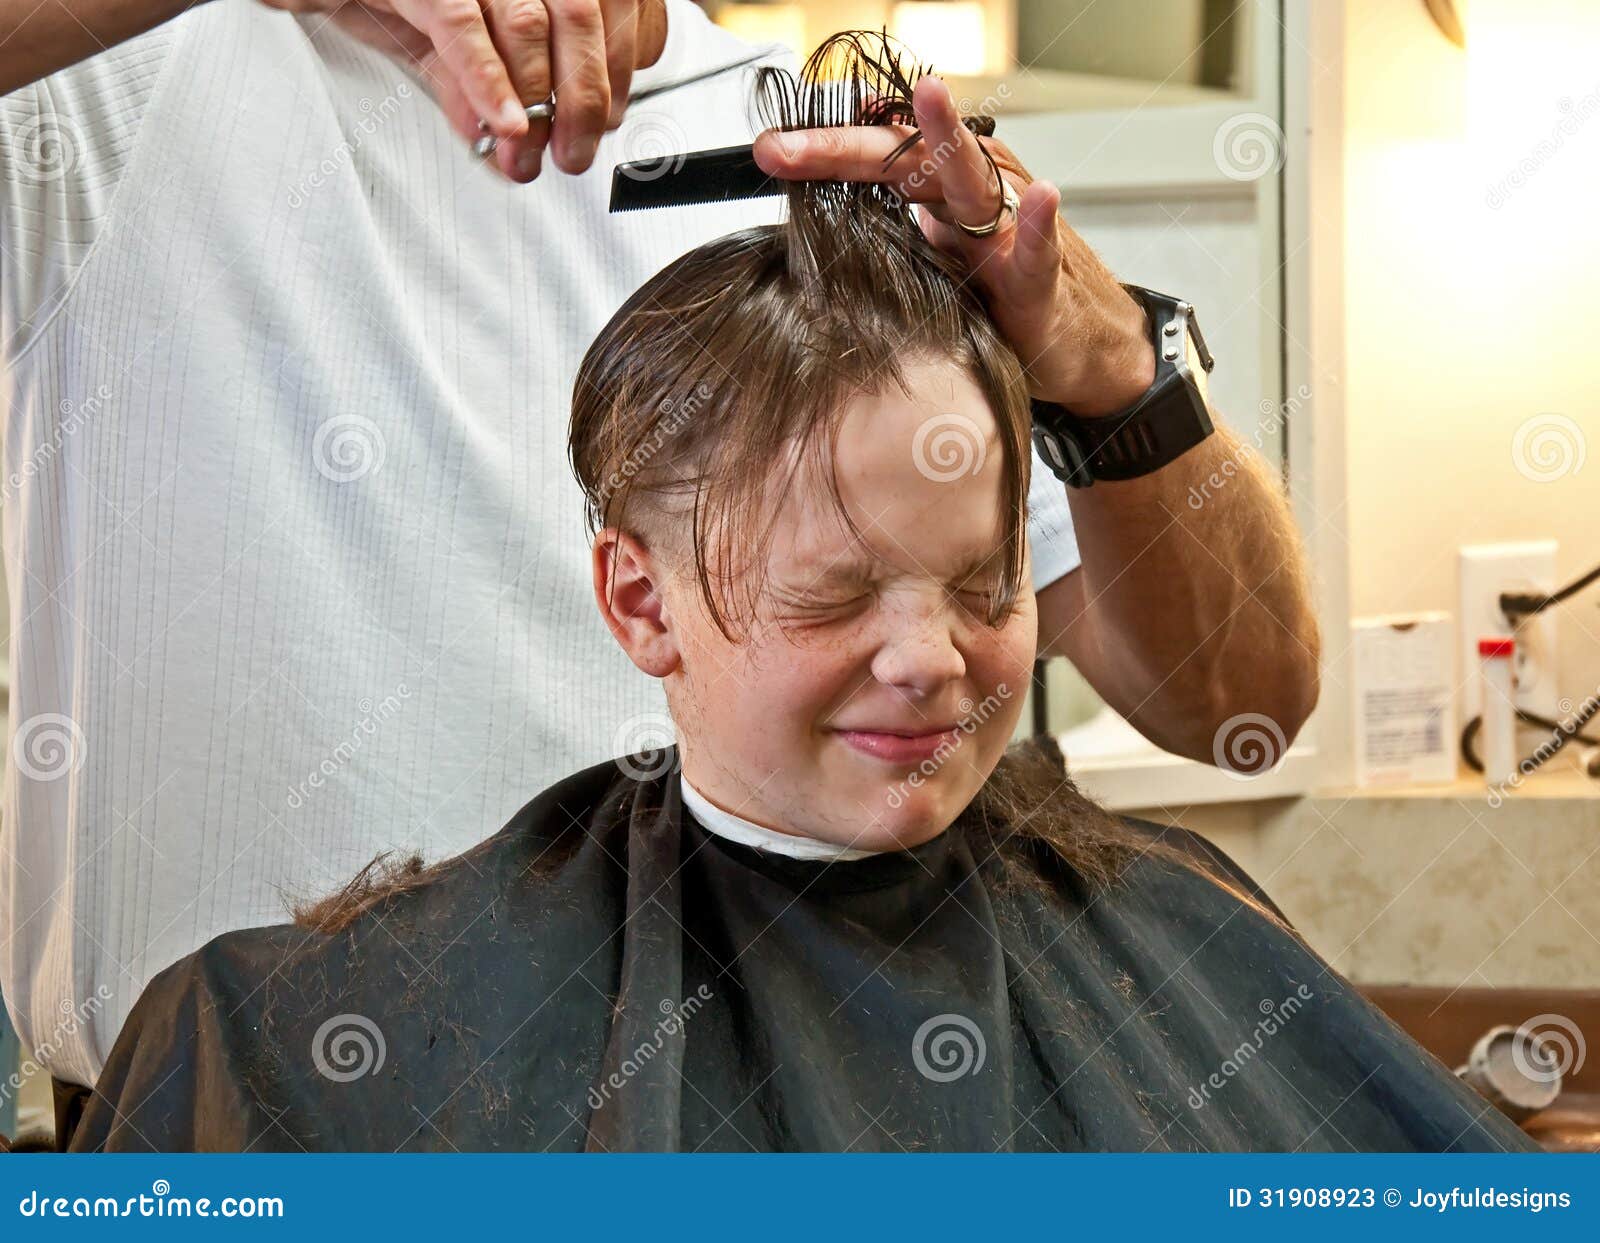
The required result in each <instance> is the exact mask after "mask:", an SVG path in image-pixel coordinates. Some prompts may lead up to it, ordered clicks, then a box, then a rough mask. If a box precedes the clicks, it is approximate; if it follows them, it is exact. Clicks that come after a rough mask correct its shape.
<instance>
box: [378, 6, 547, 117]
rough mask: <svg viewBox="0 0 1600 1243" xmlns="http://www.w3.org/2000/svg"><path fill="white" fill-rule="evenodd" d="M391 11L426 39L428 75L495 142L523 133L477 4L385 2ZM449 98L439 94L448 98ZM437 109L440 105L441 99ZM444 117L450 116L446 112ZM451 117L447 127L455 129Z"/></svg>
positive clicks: (505, 74) (505, 75)
mask: <svg viewBox="0 0 1600 1243" xmlns="http://www.w3.org/2000/svg"><path fill="white" fill-rule="evenodd" d="M388 3H389V5H390V6H391V7H392V8H393V9H394V11H395V12H396V13H397V14H398V15H399V16H401V17H403V18H405V20H406V21H408V22H409V23H411V25H413V26H415V27H416V28H417V29H418V30H420V31H422V33H423V34H425V35H427V36H428V41H429V42H430V43H432V44H433V47H434V51H435V52H436V54H437V61H436V64H435V66H434V69H435V71H436V73H437V75H438V77H439V78H440V79H442V80H443V81H447V82H449V83H450V84H451V85H452V86H453V88H454V92H457V93H459V94H460V95H461V97H463V98H464V99H465V101H466V102H467V103H468V104H470V105H471V106H472V107H473V108H474V109H475V110H476V112H477V115H478V116H480V117H482V118H483V119H484V121H485V122H486V123H487V124H488V126H489V130H490V132H491V133H493V134H494V135H495V136H496V137H497V138H500V139H509V138H515V137H517V136H519V135H521V134H524V133H526V132H527V130H528V118H527V114H526V113H525V112H524V111H523V107H522V104H521V103H520V102H519V100H518V97H517V93H516V89H515V88H514V87H513V85H512V82H511V75H510V73H509V72H507V70H506V65H505V62H504V61H503V60H502V59H501V56H500V52H499V50H498V49H497V48H496V47H495V44H494V40H493V39H492V38H491V37H490V35H489V26H488V23H487V22H486V21H485V20H484V14H483V9H482V7H481V6H480V5H479V3H478V0H388ZM450 93H452V92H444V94H450ZM440 103H441V104H442V105H443V104H445V103H446V100H445V99H444V98H443V97H442V96H441V99H440ZM446 110H447V112H449V111H451V110H450V109H449V108H448V107H447V109H446ZM455 119H456V118H455V116H454V115H452V117H451V120H452V123H455Z"/></svg>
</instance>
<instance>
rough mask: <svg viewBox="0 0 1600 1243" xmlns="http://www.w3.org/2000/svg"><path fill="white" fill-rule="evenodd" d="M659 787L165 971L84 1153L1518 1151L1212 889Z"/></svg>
mask: <svg viewBox="0 0 1600 1243" xmlns="http://www.w3.org/2000/svg"><path fill="white" fill-rule="evenodd" d="M661 755H667V756H669V757H671V761H672V762H670V763H661V762H659V756H661ZM657 757H658V762H657V763H656V765H655V768H656V771H657V772H659V773H660V775H659V776H653V777H650V778H648V779H644V780H640V779H638V778H637V776H636V775H635V776H630V775H628V773H626V772H625V771H624V768H623V767H622V766H619V765H618V764H616V763H607V764H602V765H598V766H596V767H593V768H589V769H586V770H584V771H583V772H580V773H577V774H575V775H573V776H571V777H569V778H567V779H565V780H564V781H561V782H559V783H557V784H556V785H554V786H552V787H551V788H550V789H548V790H546V791H545V792H544V793H543V794H541V795H540V796H539V797H537V798H536V799H534V800H533V801H532V802H531V803H529V804H528V805H527V806H526V807H524V808H523V809H522V810H521V811H520V812H519V813H518V814H517V815H516V816H515V817H514V818H513V819H512V820H511V822H510V823H509V824H508V825H506V827H505V828H504V829H503V830H501V831H500V832H499V833H498V834H496V835H495V836H493V837H491V838H489V839H488V840H487V841H485V842H483V843H481V844H480V845H478V846H477V847H475V848H473V849H472V850H471V851H469V852H467V853H466V854H464V855H461V856H459V857H458V859H457V860H456V862H455V864H454V865H453V866H452V867H451V868H450V869H449V870H447V871H446V872H445V873H444V874H443V875H441V876H439V877H438V878H436V879H433V880H430V881H428V882H427V883H425V884H424V885H422V886H421V887H419V888H415V889H412V890H410V891H409V892H398V893H392V894H389V895H387V896H385V897H384V898H382V899H381V900H380V901H379V902H378V903H377V904H376V905H374V906H372V907H371V908H370V909H368V910H367V911H366V912H365V913H363V914H361V915H360V916H358V917H357V918H356V919H355V920H354V921H353V922H351V923H350V924H348V926H346V927H345V928H344V929H343V930H341V931H339V932H336V933H331V934H329V933H322V932H314V931H308V930H307V929H305V928H302V927H297V926H281V927H267V928H255V929H249V930H246V931H240V932H232V933H227V934H225V935H223V936H219V937H217V938H216V939H215V940H213V941H211V942H210V943H209V944H207V945H205V946H204V947H203V948H201V949H199V950H197V951H196V952H195V953H193V954H190V955H189V956H188V957H186V958H183V959H181V960H180V961H178V962H177V963H175V964H173V965H172V966H171V967H168V968H167V969H166V970H165V971H163V972H161V973H160V974H159V975H158V976H157V977H156V978H155V979H154V980H153V981H151V983H150V985H149V987H148V988H147V989H146V990H145V992H144V994H143V996H142V997H141V998H140V999H139V1001H138V1003H137V1004H136V1006H135V1008H134V1010H133V1012H132V1014H131V1016H130V1017H129V1019H128V1021H127V1024H126V1026H125V1027H124V1028H123V1030H122V1032H121V1034H120V1037H119V1039H118V1040H117V1043H116V1046H115V1048H114V1050H113V1052H112V1054H111V1058H110V1061H109V1063H108V1064H107V1066H106V1069H105V1072H104V1074H103V1075H102V1077H101V1079H100V1082H99V1084H98V1085H97V1088H96V1092H95V1096H94V1098H93V1099H92V1100H91V1102H90V1103H89V1106H88V1108H87V1109H86V1111H85V1114H84V1116H83V1119H82V1122H81V1124H80V1126H79V1127H78V1129H77V1130H76V1131H75V1133H74V1135H73V1139H72V1143H71V1147H72V1149H73V1150H74V1151H95V1150H101V1149H110V1150H129V1151H144V1150H148V1149H152V1148H154V1149H161V1150H187V1149H200V1150H238V1149H248V1150H251V1151H261V1150H266V1149H274V1150H288V1151H299V1150H301V1149H306V1150H313V1151H314V1150H326V1149H336V1150H363V1151H371V1150H376V1151H393V1150H444V1151H449V1150H451V1149H460V1150H462V1151H486V1150H496V1149H502V1150H505V1149H515V1150H533V1151H544V1150H552V1151H561V1150H582V1149H589V1150H595V1151H618V1150H626V1149H650V1150H660V1149H682V1150H702V1151H710V1150H735V1151H748V1150H750V1149H760V1150H770V1149H785V1150H792V1149H801V1150H824V1151H840V1150H851V1151H864V1150H887V1151H891V1152H895V1151H900V1150H901V1149H907V1150H912V1151H917V1150H960V1151H981V1152H988V1151H995V1150H1007V1149H1016V1150H1022V1149H1027V1150H1044V1151H1050V1150H1077V1149H1121V1150H1129V1149H1131V1150H1145V1149H1152V1150H1154V1149H1222V1150H1259V1149H1274V1150H1294V1149H1300V1150H1335V1151H1349V1150H1351V1149H1358V1150H1373V1149H1376V1150H1414V1149H1422V1150H1442V1149H1455V1150H1464V1149H1483V1150H1490V1151H1501V1150H1507V1149H1509V1150H1519V1149H1525V1148H1530V1147H1532V1145H1531V1143H1530V1142H1529V1141H1528V1140H1526V1139H1525V1138H1524V1137H1523V1135H1522V1133H1521V1132H1520V1131H1518V1130H1517V1129H1516V1128H1515V1127H1514V1126H1512V1125H1511V1124H1510V1123H1509V1122H1508V1121H1507V1120H1506V1119H1505V1118H1503V1117H1502V1116H1501V1115H1500V1114H1499V1113H1497V1112H1496V1111H1494V1110H1493V1109H1492V1108H1490V1107H1489V1106H1488V1104H1487V1103H1486V1102H1485V1101H1483V1100H1482V1099H1480V1098H1479V1097H1478V1096H1476V1095H1475V1094H1474V1093H1473V1092H1472V1091H1471V1090H1470V1089H1468V1088H1466V1087H1465V1086H1463V1085H1462V1084H1461V1083H1459V1082H1458V1081H1457V1080H1456V1078H1455V1077H1454V1076H1453V1075H1451V1074H1450V1073H1449V1071H1448V1070H1446V1068H1445V1067H1444V1066H1443V1065H1442V1064H1441V1063H1439V1062H1438V1061H1437V1060H1436V1059H1434V1058H1433V1057H1432V1056H1430V1055H1429V1054H1428V1053H1426V1052H1424V1051H1423V1050H1422V1049H1421V1048H1420V1047H1419V1046H1417V1045H1416V1044H1415V1043H1413V1042H1412V1041H1411V1040H1410V1039H1409V1038H1408V1037H1407V1036H1405V1035H1404V1034H1403V1033H1402V1032H1401V1031H1400V1030H1399V1029H1398V1028H1396V1027H1395V1026H1394V1025H1393V1024H1392V1023H1390V1022H1389V1021H1388V1020H1387V1019H1386V1018H1385V1017H1383V1016H1382V1015H1381V1014H1380V1013H1379V1012H1378V1011H1376V1010H1375V1009H1374V1008H1373V1007H1372V1006H1371V1005H1369V1004H1368V1003H1367V1002H1366V1001H1365V1000H1363V999H1362V998H1361V997H1360V996H1359V995H1358V994H1357V993H1356V992H1355V991H1354V990H1353V989H1352V988H1351V987H1350V985H1349V984H1347V983H1346V982H1345V981H1344V980H1343V979H1342V978H1341V977H1340V976H1338V975H1337V974H1335V973H1334V972H1333V971H1332V969H1331V968H1329V967H1328V966H1327V964H1325V963H1324V962H1323V961H1322V960H1321V959H1319V958H1318V957H1317V955H1316V954H1315V953H1313V952H1312V951H1311V950H1309V949H1308V948H1307V947H1306V946H1305V945H1304V944H1303V943H1302V942H1301V941H1300V940H1299V939H1298V938H1297V937H1296V936H1295V934H1294V933H1293V932H1291V931H1289V930H1287V928H1286V927H1285V926H1283V925H1282V924H1280V923H1277V922H1275V921H1274V920H1273V919H1272V918H1271V917H1270V916H1269V915H1268V914H1266V913H1265V912H1264V911H1262V910H1260V909H1258V908H1256V907H1255V906H1252V905H1250V904H1249V903H1246V902H1242V901H1240V900H1239V898H1238V897H1236V896H1234V894H1232V893H1230V892H1229V891H1228V890H1227V889H1226V888H1224V887H1223V886H1221V885H1219V884H1217V883H1216V882H1215V881H1214V880H1212V879H1209V878H1208V877H1206V876H1204V875H1202V874H1201V873H1200V872H1199V871H1196V870H1193V869H1191V868H1189V867H1186V866H1183V865H1181V864H1180V863H1177V862H1174V861H1172V860H1170V859H1167V860H1163V861H1160V862H1157V861H1155V859H1154V858H1153V857H1151V856H1144V857H1142V858H1141V859H1140V860H1139V861H1138V862H1136V863H1134V864H1132V865H1131V867H1130V868H1129V869H1128V870H1127V871H1126V872H1125V874H1124V877H1123V879H1122V880H1121V881H1120V882H1118V883H1117V884H1116V885H1115V886H1114V887H1113V888H1111V889H1103V890H1099V891H1093V890H1091V889H1090V888H1089V887H1088V886H1087V885H1085V884H1084V883H1083V882H1082V880H1081V878H1079V877H1078V876H1077V874H1076V873H1074V872H1072V871H1070V870H1069V869H1067V868H1064V867H1061V866H1059V865H1056V866H1054V867H1052V863H1051V860H1053V859H1054V856H1049V855H1037V854H1036V853H1035V852H1032V851H1029V850H1024V849H1010V848H1008V849H1006V850H1002V851H999V852H996V851H994V850H989V851H986V852H985V851H978V850H975V849H974V841H975V838H974V837H973V836H972V835H970V834H969V833H967V832H966V831H965V830H964V828H963V823H964V822H963V820H958V821H957V822H956V824H955V825H953V826H952V827H951V829H949V830H948V831H946V832H945V833H943V834H941V835H940V836H939V837H937V838H934V839H933V840H931V841H928V842H926V843H924V844H922V845H920V846H917V847H915V848H913V849H911V850H907V851H897V852H892V853H888V854H882V855H874V856H871V857H868V858H864V859H857V860H852V861H842V862H832V863H827V862H820V861H818V862H812V861H804V860H796V859H792V858H788V857H786V856H778V855H773V854H770V853H766V852H761V851H757V850H754V849H751V848H748V847H744V846H741V845H738V844H735V843H732V842H729V841H727V840H725V839H723V838H719V837H716V836H713V835H711V834H709V833H707V832H706V831H705V830H704V829H703V828H702V827H701V826H700V825H699V824H698V823H697V822H696V821H695V820H694V819H693V818H692V817H691V816H688V815H687V814H685V812H684V809H683V804H682V800H681V797H680V789H679V784H678V783H679V774H678V769H677V765H676V762H675V761H676V757H675V753H673V752H672V751H671V750H670V749H669V751H667V752H662V753H657ZM634 771H635V773H637V770H636V769H635V770H634ZM964 814H965V813H964ZM1138 823H1139V827H1141V829H1146V828H1147V829H1148V831H1149V833H1150V834H1151V835H1152V837H1153V836H1155V835H1156V834H1157V833H1160V832H1163V830H1158V829H1157V828H1156V827H1155V826H1153V825H1150V826H1144V825H1143V824H1142V822H1138ZM1165 832H1168V833H1171V832H1172V831H1171V830H1165ZM1178 836H1179V838H1180V839H1182V840H1183V841H1184V842H1186V843H1187V845H1186V846H1185V849H1188V850H1191V851H1195V852H1204V853H1206V854H1207V855H1209V856H1210V858H1211V859H1212V860H1213V866H1220V867H1221V868H1223V869H1226V870H1227V871H1228V873H1229V874H1230V875H1231V876H1232V877H1233V878H1234V879H1235V880H1236V881H1237V882H1238V883H1239V884H1240V885H1241V886H1242V887H1243V888H1244V889H1245V890H1247V891H1250V892H1256V893H1258V892H1259V891H1255V890H1254V887H1253V885H1252V884H1251V882H1250V881H1249V879H1248V878H1247V877H1245V876H1244V875H1243V873H1241V872H1239V871H1238V869H1237V868H1236V867H1234V865H1232V864H1231V862H1229V861H1228V860H1226V858H1225V857H1223V856H1221V855H1220V854H1219V853H1217V852H1215V851H1214V850H1213V849H1212V848H1211V847H1209V846H1206V845H1205V844H1203V843H1202V842H1201V841H1200V839H1199V838H1197V837H1193V836H1192V835H1186V834H1179V835H1178ZM1263 901H1264V899H1263Z"/></svg>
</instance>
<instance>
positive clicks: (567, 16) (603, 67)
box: [545, 0, 611, 173]
mask: <svg viewBox="0 0 1600 1243" xmlns="http://www.w3.org/2000/svg"><path fill="white" fill-rule="evenodd" d="M545 7H546V8H547V9H548V10H549V13H550V24H551V37H550V59H551V64H552V69H553V71H554V75H555V90H556V121H555V133H554V134H553V135H552V136H551V139H550V153H551V155H552V156H554V158H555V161H556V164H557V165H558V166H559V167H560V169H561V170H562V171H563V172H566V173H581V172H583V170H584V169H586V168H588V167H589V165H590V164H592V163H593V162H594V152H595V148H596V147H597V146H599V144H600V136H601V135H602V134H604V133H605V129H606V121H607V119H608V118H609V116H610V114H611V80H610V77H609V73H608V70H607V63H606V44H605V35H606V27H605V16H604V14H603V13H602V12H601V8H600V2H599V0H545Z"/></svg>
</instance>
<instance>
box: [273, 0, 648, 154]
mask: <svg viewBox="0 0 1600 1243" xmlns="http://www.w3.org/2000/svg"><path fill="white" fill-rule="evenodd" d="M261 2H262V3H263V4H266V5H267V6H268V7H270V8H274V9H286V10H288V11H290V12H295V13H327V14H330V15H331V17H332V20H334V21H336V22H338V23H339V25H341V26H343V27H344V28H345V29H346V30H347V31H349V32H350V33H351V34H352V35H354V36H356V37H357V38H359V39H361V40H362V41H363V42H365V43H369V44H371V45H372V46H373V47H376V48H378V49H379V50H381V51H383V52H386V53H388V54H389V55H391V56H394V57H396V58H397V59H399V58H404V59H406V60H409V61H410V62H411V63H413V64H415V65H416V66H417V67H418V69H420V70H421V71H422V73H423V74H424V75H425V76H426V77H427V80H428V82H429V84H430V86H431V88H432V91H433V96H434V98H435V99H436V100H437V101H438V103H439V106H440V107H441V108H443V109H444V113H445V116H446V117H448V118H449V121H450V124H451V126H452V127H453V128H454V129H455V130H456V132H457V133H458V134H460V135H461V136H462V138H463V139H465V140H466V141H467V142H468V143H471V142H475V141H476V140H477V139H478V138H480V137H482V131H480V130H479V128H478V120H479V118H480V117H481V118H482V119H483V120H484V121H485V122H486V123H487V124H488V127H489V130H488V132H489V133H491V134H493V135H494V136H495V137H496V138H498V139H500V143H499V146H498V147H497V148H496V150H495V156H494V159H495V163H496V164H497V165H498V166H499V168H500V171H501V172H503V173H504V174H505V175H506V176H507V177H510V178H511V179H512V180H514V181H532V180H533V179H534V178H535V177H537V176H538V175H539V171H540V168H541V167H542V164H543V153H544V149H545V147H546V146H547V145H548V146H549V147H550V150H551V155H552V157H553V158H554V159H555V162H556V166H557V167H558V168H560V169H561V170H562V171H563V172H567V173H581V172H582V171H583V170H584V169H586V168H588V167H589V165H590V164H592V163H593V162H594V151H595V147H596V146H597V145H598V144H599V141H600V136H601V134H603V133H604V132H605V131H606V130H608V129H615V128H616V127H617V126H618V125H619V124H621V121H622V111H623V108H624V107H625V106H626V104H627V100H628V87H629V84H630V82H631V81H632V78H633V71H634V70H635V69H639V68H643V67H644V66H646V65H652V64H654V63H655V62H656V59H657V58H658V57H659V56H660V55H661V49H662V47H663V45H664V44H665V42H666V36H667V13H666V0H261ZM552 90H554V91H556V93H557V95H558V99H557V106H556V117H555V121H554V122H553V123H552V122H550V121H532V122H530V121H529V120H528V118H527V116H526V114H525V113H524V111H523V109H524V107H525V106H526V105H527V104H535V103H539V102H541V101H543V100H546V99H548V98H549V97H550V93H551V91H552ZM552 130H553V131H554V132H553V133H552Z"/></svg>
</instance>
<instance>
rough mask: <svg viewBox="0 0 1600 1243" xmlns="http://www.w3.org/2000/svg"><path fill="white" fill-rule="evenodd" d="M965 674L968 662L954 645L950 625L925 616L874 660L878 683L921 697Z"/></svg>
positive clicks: (884, 648) (878, 653)
mask: <svg viewBox="0 0 1600 1243" xmlns="http://www.w3.org/2000/svg"><path fill="white" fill-rule="evenodd" d="M966 672H967V662H966V660H965V659H964V658H963V657H962V655H961V651H960V649H959V648H957V647H956V645H955V644H954V643H953V642H951V638H950V627H949V625H948V624H946V623H945V621H944V620H943V619H942V618H940V617H937V616H935V617H923V618H921V619H918V620H917V622H916V624H914V625H912V626H911V627H910V628H909V629H906V630H901V631H900V633H898V634H896V635H895V636H894V637H893V638H891V639H889V640H887V641H886V642H885V643H884V644H883V646H881V647H880V648H879V649H878V652H877V655H876V656H875V657H874V658H873V661H872V674H873V676H874V677H875V678H877V680H878V681H880V682H882V683H884V684H885V685H888V686H893V687H895V688H897V689H899V690H901V691H903V692H905V693H906V694H908V695H912V696H915V697H919V698H920V697H925V696H929V695H933V694H935V693H936V692H937V691H938V690H939V689H940V688H941V687H942V686H944V685H945V684H946V683H948V682H951V681H954V680H955V679H957V678H960V677H962V676H963V675H965V673H966Z"/></svg>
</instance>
